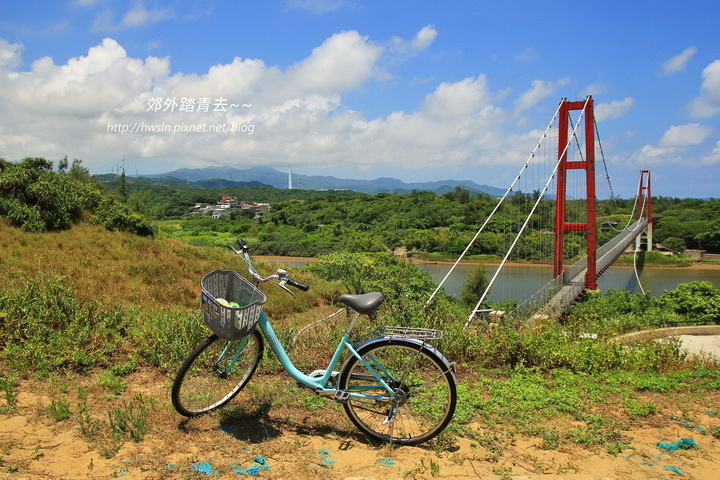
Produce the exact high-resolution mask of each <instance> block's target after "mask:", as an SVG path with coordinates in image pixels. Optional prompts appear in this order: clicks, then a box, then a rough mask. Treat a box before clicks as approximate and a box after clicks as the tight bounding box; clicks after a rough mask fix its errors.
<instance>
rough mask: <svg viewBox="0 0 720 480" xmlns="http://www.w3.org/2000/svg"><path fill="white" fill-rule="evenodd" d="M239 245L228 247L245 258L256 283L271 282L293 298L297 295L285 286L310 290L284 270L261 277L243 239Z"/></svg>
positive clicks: (304, 290) (280, 269) (239, 239)
mask: <svg viewBox="0 0 720 480" xmlns="http://www.w3.org/2000/svg"><path fill="white" fill-rule="evenodd" d="M237 244H238V245H239V246H240V248H239V249H237V248H235V247H233V246H232V245H228V248H229V249H230V250H232V251H233V252H235V253H236V254H237V255H240V256H241V257H243V260H245V263H247V266H248V273H250V275H251V276H252V278H253V279H255V281H257V282H258V283H267V282H271V283H274V284H275V285H277V286H279V287H280V288H282V289H283V290H285V291H286V292H288V293H289V294H290V295H292V296H293V297H294V296H295V294H294V293H293V292H292V290H290V289H288V288H287V287H286V286H285V285H286V284H287V285H290V286H291V287H295V288H297V289H298V290H302V291H303V292H307V291H308V290H309V289H310V286H309V285H306V284H304V283H302V282H298V281H296V280H293V279H292V278H290V277H288V275H287V271H285V270H283V269H282V268H278V270H277V273H276V274H274V275H269V276H267V277H264V276H262V275H260V274H259V273H258V272H257V270H255V267H253V264H252V259H251V258H250V248H249V247H248V245H247V243H245V241H244V240H243V239H242V238H238V240H237ZM273 280H278V281H277V282H273Z"/></svg>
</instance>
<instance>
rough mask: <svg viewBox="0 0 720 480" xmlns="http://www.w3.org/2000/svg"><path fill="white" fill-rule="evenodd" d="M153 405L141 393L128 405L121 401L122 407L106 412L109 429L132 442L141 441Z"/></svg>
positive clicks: (151, 401) (150, 400)
mask: <svg viewBox="0 0 720 480" xmlns="http://www.w3.org/2000/svg"><path fill="white" fill-rule="evenodd" d="M154 405H155V402H154V401H153V400H152V399H150V398H148V397H146V396H144V395H143V394H141V393H138V394H136V395H135V396H134V397H133V398H132V400H130V402H129V403H128V402H125V400H123V401H122V406H120V407H114V408H112V409H110V410H109V411H108V417H109V419H110V421H109V426H110V429H111V430H113V431H117V432H120V433H122V434H124V435H126V436H127V437H129V438H130V440H132V441H133V442H140V441H142V439H143V438H144V437H145V432H146V431H147V427H148V424H149V419H150V414H151V413H152V410H153V407H154Z"/></svg>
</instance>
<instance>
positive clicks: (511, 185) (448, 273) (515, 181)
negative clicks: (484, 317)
mask: <svg viewBox="0 0 720 480" xmlns="http://www.w3.org/2000/svg"><path fill="white" fill-rule="evenodd" d="M561 105H562V102H561V103H559V104H558V107H557V110H555V114H554V115H553V117H552V119H551V120H550V123H549V124H548V126H547V128H545V131H544V132H543V134H542V137H540V140H539V141H538V143H537V145H535V148H534V149H533V151H532V153H530V156H529V157H528V159H527V160H526V161H525V164H524V165H523V166H522V168H521V169H520V171H519V172H518V174H517V176H516V177H515V180H513V181H512V183H511V184H510V186H509V187H508V189H507V190H506V191H505V193H504V194H503V196H502V197H501V198H500V200H499V201H498V202H497V204H496V205H495V208H493V210H492V212H490V215H489V216H488V217H487V219H485V222H484V223H483V224H482V226H481V227H480V229H479V230H478V231H477V232H476V233H475V236H474V237H473V238H472V240H470V243H468V246H467V247H465V250H463V252H462V253H461V254H460V256H459V257H458V259H457V260H456V261H455V263H454V264H453V266H452V267H450V270H449V271H448V272H447V274H446V275H445V277H444V278H443V279H442V280H441V281H440V283H439V284H438V286H437V288H435V291H434V292H433V293H432V295H430V298H428V300H427V301H426V302H425V306H427V305H430V302H432V300H433V298H435V295H437V293H438V292H439V291H440V289H441V288H442V286H443V284H444V283H445V281H446V280H447V279H448V277H450V275H451V274H452V272H453V271H454V270H455V267H457V266H458V264H459V263H460V261H461V260H462V259H463V257H465V255H466V254H467V252H468V251H470V248H471V247H472V246H473V244H474V243H475V241H476V240H477V238H478V237H479V236H480V233H482V231H483V230H485V227H486V226H487V224H488V223H489V222H490V219H491V218H492V217H493V216H494V215H495V213H496V212H497V211H498V209H499V208H500V206H501V205H502V204H503V202H504V201H505V199H506V198H507V197H508V195H509V194H510V192H512V191H513V188H514V187H515V184H516V183H517V182H518V180H520V177H522V175H523V173H524V172H525V171H526V170H527V169H528V165H529V164H530V161H531V160H532V159H533V158H535V153H536V152H537V150H538V149H539V148H540V145H541V144H542V142H543V140H544V139H545V138H546V137H547V134H548V132H549V131H550V128H551V127H552V125H553V123H555V118H557V116H558V113H559V112H560V106H561ZM473 313H475V312H473Z"/></svg>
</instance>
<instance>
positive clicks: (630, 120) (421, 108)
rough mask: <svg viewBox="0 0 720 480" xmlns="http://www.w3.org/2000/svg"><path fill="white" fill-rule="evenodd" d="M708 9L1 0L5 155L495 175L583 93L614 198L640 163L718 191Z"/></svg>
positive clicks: (688, 188)
mask: <svg viewBox="0 0 720 480" xmlns="http://www.w3.org/2000/svg"><path fill="white" fill-rule="evenodd" d="M718 25H720V2H717V0H696V1H694V2H690V3H682V2H677V0H674V1H667V0H635V1H631V2H628V1H626V0H624V1H618V0H605V1H603V2H596V1H587V0H575V1H572V2H570V1H566V0H551V1H546V2H538V1H536V0H502V1H498V0H492V1H487V0H446V1H437V0H434V1H426V0H415V1H406V0H396V1H387V0H384V1H363V0H276V1H273V0H268V1H244V0H177V1H172V2H161V1H155V0H55V1H52V2H48V1H39V0H25V1H22V2H11V1H8V0H0V157H2V158H5V159H6V160H10V161H17V160H20V159H22V158H24V157H29V156H33V157H34V156H40V157H45V158H46V159H48V160H53V161H58V160H59V159H61V158H63V157H64V156H67V157H68V158H69V159H70V160H72V159H75V158H77V159H81V160H82V165H83V166H85V167H87V168H88V169H89V170H90V172H91V173H93V174H99V173H110V172H117V171H118V168H119V166H124V168H125V170H126V172H127V174H128V175H143V174H155V173H164V172H168V171H171V170H175V169H178V168H184V167H189V168H200V167H205V166H211V165H230V166H234V167H237V168H248V167H255V166H268V167H273V168H277V169H278V170H281V171H285V170H292V171H293V172H295V173H298V174H306V175H332V176H336V177H342V178H357V179H368V180H369V179H374V178H378V177H395V178H398V179H400V180H403V181H406V182H417V181H434V180H441V179H454V180H465V179H469V180H473V181H475V182H477V183H479V184H486V185H492V186H495V187H499V188H507V187H508V186H509V185H510V182H511V181H512V180H513V178H514V177H515V176H516V175H517V173H518V170H519V169H520V167H521V166H522V165H523V163H524V162H525V161H526V160H527V159H528V156H529V154H530V153H531V151H532V150H533V148H534V147H535V145H536V144H537V143H538V141H539V140H540V138H541V136H542V133H543V131H544V130H545V128H546V127H547V126H548V123H549V122H550V119H551V118H552V116H553V114H554V112H555V110H556V109H557V106H558V104H559V102H560V101H561V99H562V98H567V99H569V100H583V99H585V98H586V97H587V96H588V95H591V96H592V98H593V101H594V105H595V117H596V121H597V127H598V136H599V140H600V144H601V146H602V159H603V160H604V161H605V165H606V166H607V170H608V174H609V176H610V182H611V184H612V188H613V192H614V193H615V195H617V196H619V197H622V198H631V197H632V196H634V195H635V193H636V191H637V188H638V179H639V174H640V171H641V170H643V169H649V170H651V172H652V193H653V195H660V196H667V197H680V198H685V197H698V198H707V197H714V198H718V197H720V187H718V183H719V182H720V28H719V27H718ZM599 160H600V156H599ZM598 168H600V167H598ZM601 177H602V178H601V179H599V180H598V182H600V180H602V181H605V179H604V177H605V175H604V172H603V174H602V175H601Z"/></svg>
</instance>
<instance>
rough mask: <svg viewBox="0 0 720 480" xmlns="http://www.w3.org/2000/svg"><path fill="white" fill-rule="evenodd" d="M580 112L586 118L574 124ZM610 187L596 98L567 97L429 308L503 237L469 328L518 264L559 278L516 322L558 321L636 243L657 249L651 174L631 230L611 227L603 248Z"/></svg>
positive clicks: (628, 223) (527, 303)
mask: <svg viewBox="0 0 720 480" xmlns="http://www.w3.org/2000/svg"><path fill="white" fill-rule="evenodd" d="M574 112H579V114H578V118H577V120H576V121H575V122H573V118H572V115H573V113H574ZM596 147H599V151H600V153H601V155H600V157H601V160H602V165H603V167H604V170H605V177H606V180H607V184H606V185H605V184H602V186H598V185H596V176H597V172H596V161H595V160H596ZM604 188H608V189H609V196H610V197H611V198H612V197H614V193H613V190H612V185H611V184H610V176H609V174H608V173H607V164H606V162H605V158H604V154H603V153H602V144H601V142H600V140H599V138H598V134H597V123H596V121H595V114H594V102H593V99H592V97H590V96H588V97H587V98H586V99H585V100H583V101H574V102H573V101H568V100H567V99H565V98H563V99H562V100H561V102H560V104H559V105H558V108H557V110H556V111H555V114H554V115H553V117H552V119H551V121H550V122H549V124H548V126H547V128H546V129H545V131H544V132H543V133H542V135H541V138H540V141H539V142H538V143H537V145H536V146H535V148H534V149H533V151H532V152H531V153H530V155H529V157H528V159H527V160H526V162H525V163H524V164H523V166H522V168H521V169H520V172H519V173H518V174H517V176H516V177H515V179H514V180H513V182H512V183H511V185H510V187H508V189H507V191H506V192H505V194H504V195H503V196H502V197H501V198H500V199H499V200H498V202H497V204H496V205H495V207H494V209H493V210H492V212H490V214H489V215H488V217H487V219H486V220H485V222H484V223H483V224H482V226H481V227H480V228H479V230H478V231H477V233H476V234H475V236H474V237H473V238H472V240H471V241H470V242H469V244H468V246H467V247H466V249H465V250H464V251H463V253H462V254H461V255H460V257H459V258H458V259H457V261H456V262H455V264H454V265H453V266H452V268H451V269H450V271H449V272H448V273H447V275H446V276H445V278H443V280H442V281H441V282H440V284H439V285H438V287H437V289H436V290H435V292H434V293H433V294H432V295H431V297H430V299H429V300H428V303H430V302H431V301H432V300H433V298H434V297H435V295H436V294H437V292H438V291H439V290H440V288H442V286H443V284H444V283H445V281H446V280H447V279H448V277H449V276H450V275H451V274H452V273H453V270H454V269H455V267H457V265H458V264H459V263H460V262H461V261H462V259H463V258H464V257H465V256H466V255H467V254H468V252H471V251H472V250H473V248H474V247H473V246H474V244H475V243H476V242H477V241H478V240H480V239H483V238H486V237H488V236H492V235H495V236H496V237H498V236H499V237H500V238H502V239H503V241H504V242H505V243H506V251H507V253H506V254H505V256H504V258H503V259H502V261H501V262H500V265H499V267H498V268H497V270H496V271H495V272H494V274H493V276H492V278H490V281H489V284H488V286H487V288H486V289H485V291H484V292H483V294H482V295H481V297H480V299H479V300H478V302H477V304H476V305H475V307H474V308H473V310H472V312H471V313H470V315H469V317H468V319H467V322H466V326H467V325H469V324H470V323H471V322H472V321H473V320H474V319H475V318H476V317H478V316H479V315H480V314H482V313H486V312H487V311H488V310H487V309H484V308H482V306H483V303H484V302H485V301H486V299H487V296H488V295H489V293H490V290H491V289H493V288H497V287H498V285H497V280H498V278H499V276H500V273H501V272H502V271H503V267H504V266H505V265H506V264H507V263H508V260H510V259H511V258H512V259H522V260H531V261H532V260H537V259H547V258H552V273H551V276H550V275H548V277H549V278H548V282H547V284H546V285H545V286H544V287H542V288H541V289H540V290H539V291H538V292H537V293H535V294H534V295H533V296H532V297H530V298H527V299H518V300H519V303H518V305H517V307H516V308H515V310H514V311H512V312H507V314H508V315H510V316H512V317H513V318H519V319H526V320H529V319H532V318H533V317H535V316H537V315H556V314H558V313H560V312H561V311H562V310H564V309H565V308H566V307H567V306H568V305H570V304H571V303H573V302H574V301H575V300H576V299H577V298H578V297H579V296H581V295H582V294H583V292H585V291H588V290H596V289H597V280H598V278H599V277H600V276H601V275H602V274H603V273H604V272H605V271H607V269H608V268H609V267H610V266H611V265H612V264H613V263H614V262H615V261H616V260H617V258H618V257H619V256H620V255H621V254H622V253H623V252H625V251H626V250H627V249H628V248H630V247H631V245H632V244H633V243H635V250H636V251H637V250H638V249H639V248H640V247H641V243H642V241H643V240H645V245H646V248H647V250H651V249H652V203H651V191H650V171H649V170H642V171H641V172H640V181H639V186H638V190H637V193H636V196H635V202H634V206H633V209H632V213H630V214H629V215H625V216H624V217H623V218H622V221H623V222H624V223H625V225H624V226H622V227H621V228H616V225H617V224H619V223H620V222H607V223H608V225H610V228H611V229H612V230H613V233H614V235H609V234H608V233H607V232H604V233H603V235H602V236H603V240H604V242H603V244H602V246H600V247H598V243H600V242H599V241H598V232H599V231H600V229H599V228H598V224H597V206H598V200H597V198H598V190H600V189H604ZM522 192H532V194H527V193H525V194H523V193H522ZM552 206H554V208H552ZM549 225H552V228H551V229H549V228H548V226H549ZM606 230H607V229H606ZM529 268H532V267H529ZM520 274H522V273H520ZM505 281H506V282H508V283H509V284H510V287H503V288H505V289H506V290H508V291H509V292H510V293H509V295H508V296H507V298H512V278H510V279H506V280H505Z"/></svg>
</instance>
